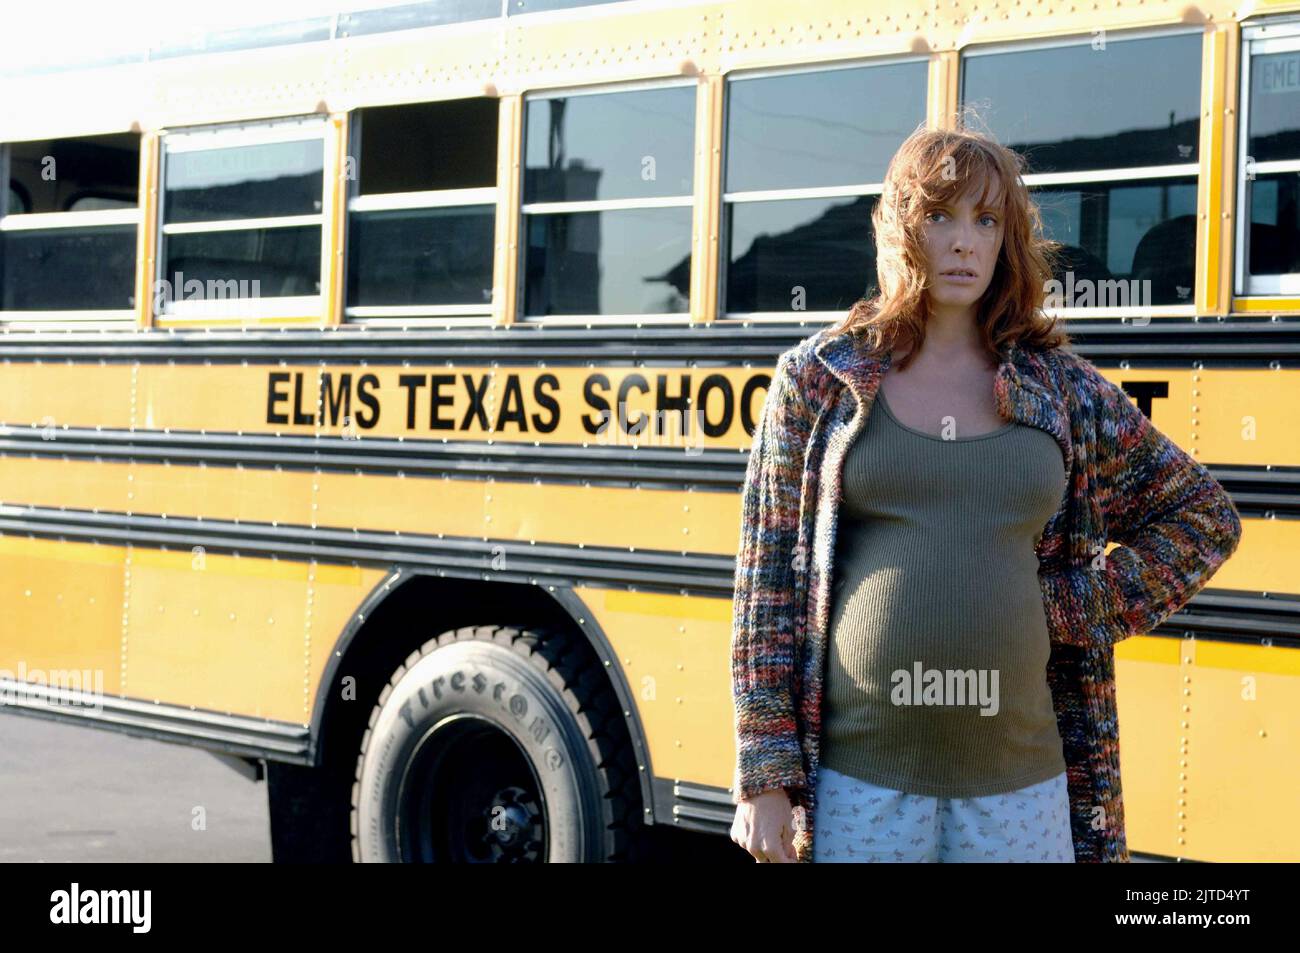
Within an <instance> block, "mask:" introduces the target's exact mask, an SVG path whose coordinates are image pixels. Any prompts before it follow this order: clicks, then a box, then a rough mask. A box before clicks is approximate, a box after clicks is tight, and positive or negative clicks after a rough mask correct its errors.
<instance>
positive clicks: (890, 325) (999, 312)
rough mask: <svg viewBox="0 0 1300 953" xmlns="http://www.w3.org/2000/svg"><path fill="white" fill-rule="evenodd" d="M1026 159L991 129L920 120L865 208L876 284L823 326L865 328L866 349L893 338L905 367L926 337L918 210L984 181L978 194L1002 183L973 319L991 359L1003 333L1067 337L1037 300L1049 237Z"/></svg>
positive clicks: (1065, 341)
mask: <svg viewBox="0 0 1300 953" xmlns="http://www.w3.org/2000/svg"><path fill="white" fill-rule="evenodd" d="M1023 170H1024V159H1023V158H1022V157H1021V156H1020V154H1019V153H1017V152H1013V151H1012V150H1010V149H1008V148H1006V147H1005V146H1003V145H1001V144H999V143H998V142H996V141H994V140H993V139H992V138H991V137H990V136H986V135H984V134H982V133H978V132H972V131H967V130H960V131H955V130H947V129H924V128H919V129H917V130H916V131H915V132H913V133H912V134H911V135H910V136H908V137H907V140H906V141H905V142H904V143H903V145H902V146H901V147H900V148H899V150H898V152H897V153H896V154H895V155H894V157H893V159H891V160H890V163H889V168H888V170H887V171H886V172H885V184H884V190H883V192H882V193H881V196H880V199H879V201H878V202H877V203H876V207H875V210H874V211H873V212H872V215H871V222H872V226H873V228H874V231H875V242H876V270H877V285H878V288H877V290H876V292H875V294H873V295H872V296H871V297H868V298H861V299H859V300H858V301H857V302H856V303H855V304H854V305H853V307H852V308H850V309H849V312H848V314H847V315H846V316H845V318H844V319H843V320H842V321H840V322H839V323H838V324H836V325H835V326H834V327H832V328H831V329H830V331H829V333H831V334H842V333H846V332H850V331H867V332H870V335H871V337H872V343H871V344H870V346H869V347H870V351H871V353H872V355H874V356H877V357H883V356H884V355H885V354H888V353H890V352H891V351H892V350H893V349H894V348H895V347H899V346H901V347H903V348H905V349H906V350H907V352H908V353H907V355H906V357H904V358H901V359H900V360H899V361H898V363H897V366H898V368H899V369H900V370H901V369H902V368H905V367H906V366H907V365H908V364H909V363H911V361H912V359H913V358H914V357H915V356H916V354H917V353H918V352H919V351H920V349H921V346H922V345H923V344H924V343H925V331H926V324H927V322H928V321H929V318H930V302H929V297H928V295H927V294H926V292H927V290H928V281H929V278H928V269H927V268H926V261H927V259H926V252H925V244H924V242H925V239H924V231H923V229H924V223H925V219H926V216H927V215H928V214H929V213H930V212H931V211H933V210H934V209H935V208H936V207H938V206H939V205H942V204H945V203H952V202H955V201H956V200H957V199H958V198H959V197H960V196H961V195H963V194H964V193H965V192H967V191H968V190H969V189H970V188H971V187H972V186H974V185H979V184H981V183H982V188H981V194H980V195H979V196H978V198H979V201H980V202H981V203H982V202H983V201H984V200H985V199H987V198H988V196H989V194H990V193H992V192H993V191H994V190H995V189H996V188H998V187H999V186H1000V191H1001V199H1002V201H1001V206H1002V208H1001V216H1000V217H1001V221H1002V222H1003V239H1002V249H1001V251H999V253H998V261H997V266H996V267H995V268H994V271H993V278H992V280H991V281H990V282H989V286H988V289H987V290H986V291H985V292H984V296H983V297H982V298H981V299H980V301H979V304H978V306H977V312H978V313H977V318H976V322H977V324H978V325H979V330H980V334H981V337H982V338H983V340H984V345H985V347H986V348H987V350H988V352H989V356H990V358H991V359H994V360H997V359H998V358H999V355H1000V352H1001V350H1002V348H1003V346H1004V345H1005V344H1006V343H1007V342H1009V341H1015V342H1016V343H1017V344H1018V345H1028V346H1030V347H1046V348H1053V347H1069V343H1070V342H1069V336H1068V334H1067V333H1066V332H1065V330H1064V329H1063V328H1062V327H1061V326H1060V323H1059V322H1057V321H1055V320H1052V319H1050V318H1048V317H1047V316H1046V315H1045V314H1044V313H1043V310H1042V307H1043V301H1044V299H1045V297H1046V295H1047V282H1048V281H1049V280H1050V279H1051V278H1052V261H1053V257H1054V255H1055V252H1056V249H1057V248H1058V247H1059V246H1058V245H1057V243H1056V242H1053V241H1051V240H1050V239H1047V238H1045V237H1044V236H1043V229H1042V218H1041V216H1040V214H1039V211H1038V206H1037V205H1036V204H1035V203H1034V201H1033V200H1032V199H1031V198H1030V197H1029V190H1028V189H1027V188H1026V187H1025V183H1024V181H1023V180H1022V179H1021V177H1020V176H1021V173H1022V172H1023Z"/></svg>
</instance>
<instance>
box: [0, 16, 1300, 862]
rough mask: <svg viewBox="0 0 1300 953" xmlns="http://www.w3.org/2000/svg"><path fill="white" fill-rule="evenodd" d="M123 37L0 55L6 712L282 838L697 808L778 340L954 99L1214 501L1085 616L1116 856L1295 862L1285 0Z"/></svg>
mask: <svg viewBox="0 0 1300 953" xmlns="http://www.w3.org/2000/svg"><path fill="white" fill-rule="evenodd" d="M1247 16H1248V17H1249V18H1245V17H1247ZM144 46H145V48H144V49H141V50H139V51H133V52H130V53H121V54H115V55H112V56H108V55H105V57H104V59H102V60H100V61H96V62H67V63H51V64H48V65H46V66H45V67H42V68H41V69H40V70H39V71H36V70H18V69H8V71H6V72H3V74H0V104H2V106H0V143H3V148H2V149H0V179H3V180H4V181H6V182H7V183H8V197H7V200H6V202H5V204H4V206H3V208H2V209H0V212H2V213H3V217H2V218H0V327H2V328H3V332H2V333H0V359H2V360H3V364H2V365H0V602H2V603H3V605H4V610H3V623H2V628H0V694H3V701H4V708H5V710H6V711H8V712H12V713H19V714H25V715H33V716H38V717H45V718H55V719H61V720H64V721H67V722H73V723H77V724H84V725H87V726H91V727H97V728H101V729H107V730H113V731H119V732H125V733H127V734H131V735H137V736H144V737H150V738H155V739H162V740H166V741H171V742H177V743H183V744H190V745H196V746H200V747H203V748H205V749H208V750H210V751H212V752H214V753H218V754H220V755H221V756H223V757H226V758H235V759H239V761H240V763H242V764H244V765H246V766H248V767H250V768H252V769H253V770H255V772H256V773H257V776H259V777H264V778H265V780H266V781H267V783H268V793H269V798H270V808H271V823H272V841H273V848H274V855H275V856H276V857H277V858H286V859H306V858H316V859H343V860H347V859H353V860H362V861H369V860H402V861H420V862H445V861H454V860H466V861H475V862H493V861H505V862H520V861H565V860H577V861H605V860H629V859H636V858H638V857H641V856H644V855H645V854H644V851H645V850H646V849H647V848H646V845H647V843H648V842H649V840H650V839H651V838H650V835H652V834H653V833H654V832H655V829H656V828H659V827H660V826H662V825H669V826H675V827H679V828H683V829H689V830H694V831H701V832H711V833H714V834H717V835H718V836H720V837H725V835H726V832H727V829H728V826H729V823H730V820H731V817H732V814H733V811H734V808H733V806H732V801H731V796H730V791H729V787H728V786H729V784H730V783H731V780H732V776H731V775H732V768H733V763H734V750H733V747H732V746H733V739H732V730H733V724H732V708H731V693H730V670H729V663H730V657H729V651H728V644H729V637H730V627H731V596H732V591H731V589H732V573H733V569H734V556H735V548H736V543H737V539H738V532H739V515H740V514H739V490H740V487H741V483H742V480H743V477H744V473H745V464H746V460H747V450H748V448H749V445H750V443H751V439H752V435H753V432H754V427H755V423H756V421H757V420H758V419H759V417H760V414H761V411H762V407H763V401H764V395H765V393H766V389H767V385H768V383H769V382H770V379H771V370H772V367H773V364H774V361H775V357H776V355H777V354H779V353H780V352H781V351H782V350H784V349H785V348H787V347H789V346H790V345H792V344H794V343H795V342H796V341H798V340H800V339H801V338H803V337H806V336H807V335H809V334H811V333H813V332H814V331H815V330H816V329H817V328H818V327H819V326H821V325H822V324H824V323H827V322H831V321H835V320H837V319H839V318H840V317H841V316H842V315H843V314H844V312H845V311H846V310H847V309H848V308H849V307H850V306H851V305H852V304H853V302H854V301H855V300H857V299H858V298H859V297H861V296H862V295H863V294H864V293H866V292H867V290H868V289H869V288H870V287H871V285H872V282H873V281H874V267H875V263H874V260H873V249H872V242H871V234H870V214H869V213H870V211H871V208H872V206H873V203H874V202H875V200H876V197H877V196H878V195H879V192H880V184H881V181H882V179H883V176H884V171H885V167H886V164H887V162H888V160H889V158H890V156H891V155H892V154H893V152H894V151H895V150H896V149H897V147H898V145H899V144H900V143H901V142H902V140H903V139H904V138H905V137H906V136H907V135H908V134H909V133H910V132H911V131H912V130H913V129H915V128H916V127H917V126H918V125H929V126H932V127H943V126H947V125H951V124H954V123H956V122H958V121H960V119H959V117H961V116H962V115H963V110H964V109H965V108H966V107H975V108H974V110H973V113H974V114H977V115H978V116H979V117H981V121H982V122H984V123H985V124H986V126H987V128H988V130H989V131H991V132H993V133H994V134H995V135H996V136H997V137H998V138H999V140H1000V141H1002V142H1004V143H1006V144H1008V145H1011V146H1013V147H1015V148H1017V149H1020V150H1022V151H1023V152H1024V153H1025V154H1026V156H1027V158H1028V160H1029V166H1028V173H1027V176H1026V182H1027V184H1029V185H1030V186H1031V188H1032V190H1033V192H1034V193H1035V195H1036V196H1037V198H1038V200H1039V202H1040V204H1041V206H1042V209H1043V215H1044V221H1045V223H1046V226H1047V228H1048V230H1049V232H1050V233H1051V235H1052V237H1054V238H1055V239H1057V240H1058V241H1060V242H1061V243H1062V244H1063V246H1064V250H1065V253H1066V255H1065V258H1063V261H1064V262H1065V263H1066V265H1067V266H1068V267H1067V268H1066V271H1065V272H1064V273H1063V274H1062V275H1061V279H1062V280H1061V286H1060V288H1059V289H1057V292H1058V293H1057V294H1056V295H1055V296H1054V298H1053V301H1052V308H1053V310H1054V311H1055V312H1057V313H1060V314H1061V315H1062V316H1063V317H1064V318H1066V319H1067V321H1068V324H1069V328H1070V330H1071V332H1072V334H1073V336H1074V339H1075V342H1076V348H1077V349H1078V350H1079V351H1080V353H1082V354H1083V355H1084V356H1086V357H1088V358H1089V359H1090V360H1092V361H1093V362H1094V363H1096V364H1097V366H1098V367H1099V368H1101V369H1102V371H1103V373H1105V374H1106V375H1107V376H1108V377H1109V378H1110V379H1112V380H1114V381H1116V382H1117V383H1120V384H1122V385H1123V386H1124V387H1125V389H1126V390H1127V391H1128V392H1129V393H1130V394H1131V395H1132V397H1133V398H1134V400H1135V401H1137V402H1138V403H1139V404H1140V405H1141V406H1142V409H1143V410H1144V411H1145V412H1146V413H1148V414H1149V415H1150V416H1151V417H1152V419H1153V420H1154V422H1155V423H1156V425H1157V426H1158V427H1159V428H1160V429H1161V430H1162V431H1164V432H1165V433H1167V434H1169V435H1170V436H1171V437H1172V438H1173V439H1175V440H1176V441H1177V442H1178V443H1179V444H1180V445H1181V446H1182V447H1184V448H1186V449H1187V450H1188V452H1189V453H1191V454H1193V455H1194V456H1195V457H1196V458H1197V459H1199V460H1201V461H1202V462H1204V463H1205V464H1206V465H1207V466H1208V467H1209V468H1210V470H1211V472H1212V473H1214V475H1215V476H1216V478H1217V479H1219V480H1220V481H1221V482H1222V483H1223V484H1224V485H1225V486H1226V487H1227V488H1228V489H1229V490H1230V491H1231V493H1232V495H1233V498H1234V500H1235V501H1236V503H1237V505H1238V507H1239V509H1240V511H1241V513H1242V516H1243V518H1244V522H1245V525H1246V529H1245V533H1244V539H1243V541H1242V544H1241V546H1240V548H1239V550H1238V552H1237V554H1236V555H1235V557H1234V558H1233V559H1232V560H1231V561H1230V563H1229V564H1228V565H1226V566H1225V567H1224V568H1223V569H1222V570H1221V571H1220V572H1219V573H1218V575H1216V577H1215V579H1214V580H1213V585H1212V586H1211V587H1209V588H1207V589H1206V590H1204V591H1203V592H1202V593H1200V594H1198V595H1197V597H1196V598H1195V599H1194V600H1193V601H1192V602H1191V603H1189V605H1188V606H1187V607H1186V608H1185V609H1184V610H1182V611H1181V612H1179V613H1177V614H1176V615H1175V616H1174V617H1172V618H1171V619H1170V620H1169V622H1168V623H1166V624H1165V625H1162V626H1161V627H1160V630H1159V631H1155V632H1151V633H1147V634H1144V635H1141V636H1137V637H1134V638H1132V639H1129V640H1126V641H1124V642H1123V643H1121V644H1120V645H1119V646H1118V647H1117V653H1116V655H1117V669H1118V693H1119V706H1120V718H1121V722H1122V732H1121V738H1122V757H1123V775H1124V779H1125V793H1126V798H1125V805H1126V819H1127V826H1128V835H1129V845H1130V847H1131V849H1132V850H1133V851H1134V852H1135V853H1138V854H1148V855H1152V856H1155V857H1165V858H1185V859H1194V860H1214V861H1217V860H1224V861H1226V860H1270V859H1271V860H1297V859H1300V829H1298V828H1297V827H1296V825H1295V824H1293V823H1291V821H1292V818H1293V816H1294V814H1295V809H1296V807H1297V795H1296V791H1297V790H1300V784H1297V782H1300V768H1298V766H1300V735H1298V734H1297V725H1300V677H1298V676H1300V424H1298V423H1297V419H1296V416H1295V409H1296V408H1297V406H1300V369H1298V367H1300V364H1298V361H1300V212H1298V211H1297V207H1298V205H1300V2H1297V0H1286V2H1269V0H1259V2H1255V3H1252V4H1238V3H1229V2H1227V0H1205V2H1203V3H1200V4H1198V5H1195V6H1188V5H1187V4H1185V3H1181V2H1179V3H1172V2H1166V0H1149V2H1146V3H1142V4H1131V3H1104V4H1101V5H1098V4H1074V5H1071V4H1064V3H1056V2H1046V3H1041V4H1028V3H1026V4H1011V3H1003V4H992V5H990V4H989V3H983V2H981V3H976V2H974V0H954V2H952V3H944V4H929V3H926V4H920V3H914V2H904V0H879V2H873V3H869V4H864V3H861V2H844V0H808V2H805V3H800V4H789V3H781V2H777V0H744V2H692V0H628V2H619V3H598V2H595V3H593V2H582V0H538V2H531V0H530V2H525V3H519V4H500V3H497V2H495V0H494V2H492V3H481V4H479V3H473V2H465V3H458V4H443V3H423V4H406V5H403V6H401V7H392V8H375V9H369V10H364V11H358V12H351V13H349V12H344V11H339V12H336V13H330V14H326V15H322V16H319V17H314V18H311V17H309V18H304V19H301V20H296V21H292V22H283V23H275V24H270V25H267V26H264V27H249V28H248V29H242V30H231V31H227V32H224V33H214V34H210V35H205V36H201V37H187V38H182V39H177V40H168V41H165V42H163V43H160V44H154V45H152V46H150V45H147V44H145V45H144ZM967 112H971V110H967Z"/></svg>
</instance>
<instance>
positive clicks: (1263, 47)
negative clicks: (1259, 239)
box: [1232, 16, 1300, 310]
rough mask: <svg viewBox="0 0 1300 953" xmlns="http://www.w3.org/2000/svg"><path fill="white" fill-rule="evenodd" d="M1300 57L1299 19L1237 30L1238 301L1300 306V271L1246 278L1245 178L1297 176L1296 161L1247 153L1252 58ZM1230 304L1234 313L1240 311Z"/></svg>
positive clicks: (1248, 180)
mask: <svg viewBox="0 0 1300 953" xmlns="http://www.w3.org/2000/svg"><path fill="white" fill-rule="evenodd" d="M1292 51H1294V52H1297V53H1300V18H1296V17H1295V16H1290V17H1285V18H1279V19H1269V20H1256V21H1247V22H1246V23H1243V24H1242V27H1241V63H1240V67H1241V73H1240V76H1239V83H1240V86H1239V90H1240V91H1239V93H1238V99H1239V104H1238V111H1237V115H1238V118H1239V121H1238V123H1237V127H1238V128H1237V195H1236V200H1237V225H1236V229H1235V233H1236V234H1235V235H1234V238H1235V243H1234V244H1235V248H1234V251H1233V282H1232V290H1233V294H1234V296H1235V297H1236V298H1237V299H1256V300H1260V301H1263V302H1268V301H1270V300H1277V299H1282V300H1284V301H1286V302H1287V303H1288V305H1291V306H1295V305H1296V304H1298V303H1300V302H1297V301H1296V299H1300V272H1286V273H1284V274H1268V275H1250V274H1248V273H1247V271H1246V263H1247V260H1248V259H1249V256H1250V230H1249V228H1248V227H1247V226H1248V224H1249V220H1250V201H1251V194H1250V183H1251V182H1252V181H1253V176H1250V175H1248V173H1251V172H1253V173H1255V174H1259V173H1264V174H1269V173H1272V172H1300V156H1297V157H1296V158H1294V159H1281V160H1277V161H1273V162H1258V163H1257V162H1253V161H1252V160H1251V157H1250V156H1249V155H1248V150H1249V148H1250V64H1251V59H1252V57H1254V56H1256V55H1265V54H1268V53H1286V52H1292ZM1240 303H1241V302H1240V301H1239V300H1238V301H1234V303H1233V309H1234V310H1240V309H1239V307H1238V305H1239V304H1240Z"/></svg>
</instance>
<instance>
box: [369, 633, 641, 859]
mask: <svg viewBox="0 0 1300 953" xmlns="http://www.w3.org/2000/svg"><path fill="white" fill-rule="evenodd" d="M641 810H642V807H641V796H640V789H639V786H638V784H637V775H636V764H635V759H634V758H633V756H632V751H631V746H630V743H629V741H628V738H627V730H626V726H625V724H624V722H623V718H622V715H621V712H620V710H619V707H618V702H617V699H616V698H615V697H614V695H613V692H612V690H611V689H610V687H609V684H608V682H607V680H606V679H605V677H604V672H603V671H602V670H601V666H600V665H599V662H598V661H597V660H596V658H595V656H594V654H593V653H591V651H590V650H589V648H588V647H587V646H586V645H585V644H584V643H582V642H581V641H580V638H579V637H578V636H576V635H574V634H573V633H570V632H568V631H566V630H562V629H550V628H547V629H533V628H515V627H511V626H495V625H494V626H472V627H467V628H461V629H455V630H452V631H448V632H444V633H443V634H441V635H439V636H438V637H437V638H435V639H432V640H430V641H429V642H427V643H425V645H424V646H423V647H421V648H420V649H419V650H418V651H416V652H413V653H412V654H411V655H410V656H409V657H408V658H407V660H406V662H405V664H403V665H402V666H401V667H400V668H398V670H397V671H396V672H395V673H393V676H392V678H391V679H390V681H389V684H388V685H387V686H386V687H385V688H384V690H383V691H382V692H381V694H380V696H379V700H378V702H377V704H376V705H375V707H374V710H373V711H372V712H371V714H370V720H369V725H368V727H367V728H366V732H365V735H364V737H363V738H362V742H361V750H360V753H359V755H358V757H357V765H356V780H355V783H354V784H353V786H352V811H351V819H350V827H351V833H352V856H353V859H354V860H356V861H358V862H381V863H382V862H416V863H420V862H424V863H442V862H471V863H473V862H478V863H493V862H495V863H511V862H515V863H519V862H525V863H526V862H551V863H555V862H561V863H563V862H606V861H620V860H629V859H635V857H634V856H633V855H635V854H638V853H639V851H640V850H641V849H642V848H643V847H644V844H645V833H646V831H645V827H644V825H643V823H642V819H641Z"/></svg>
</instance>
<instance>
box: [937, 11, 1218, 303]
mask: <svg viewBox="0 0 1300 953" xmlns="http://www.w3.org/2000/svg"><path fill="white" fill-rule="evenodd" d="M1102 32H1103V33H1104V34H1105V37H1106V39H1107V40H1109V41H1112V42H1116V43H1124V42H1129V41H1134V40H1149V39H1165V38H1168V37H1171V36H1196V37H1198V38H1202V37H1204V36H1205V27H1204V26H1203V25H1201V24H1195V25H1190V26H1189V25H1186V24H1174V25H1170V26H1152V27H1137V28H1133V29H1127V28H1122V29H1115V30H1103V31H1102ZM1096 35H1097V31H1096V30H1092V31H1088V32H1084V31H1081V30H1073V31H1071V32H1069V33H1063V34H1059V35H1054V36H1050V37H1044V38H1042V39H1032V40H1001V41H996V42H992V43H981V44H978V45H975V46H969V47H966V48H964V49H962V50H961V51H960V52H961V57H960V63H959V72H958V77H957V95H958V103H959V106H964V105H965V103H966V100H965V96H964V94H965V90H966V63H967V60H968V59H969V58H970V57H978V56H996V55H999V54H1007V53H1024V52H1030V51H1033V50H1049V49H1056V48H1062V47H1074V46H1086V45H1088V44H1090V43H1091V42H1092V40H1093V39H1095V38H1096ZM1203 69H1204V65H1203V64H1202V70H1203ZM1203 85H1204V76H1202V77H1201V82H1199V83H1198V84H1197V114H1198V117H1199V120H1200V121H1201V122H1204V121H1205V117H1204V115H1203V113H1204V108H1203V103H1202V102H1201V98H1202V97H1201V89H1202V86H1203ZM1187 176H1194V177H1195V178H1196V183H1197V185H1198V198H1197V209H1196V215H1197V217H1198V219H1199V217H1200V215H1201V212H1202V209H1201V208H1200V198H1199V184H1200V180H1201V157H1200V156H1198V157H1197V161H1195V162H1181V163H1170V164H1168V165H1158V166H1129V167H1125V168H1118V169H1093V170H1087V169H1084V170H1079V171H1075V172H1038V173H1029V174H1027V175H1024V176H1022V180H1023V181H1024V183H1025V185H1026V186H1027V187H1028V188H1029V190H1030V193H1029V194H1030V197H1031V198H1032V197H1033V195H1034V191H1033V190H1034V186H1037V185H1073V184H1076V183H1077V184H1087V183H1089V182H1125V181H1130V180H1133V179H1175V178H1185V177H1187ZM1198 243H1199V238H1198ZM1193 262H1194V264H1193V274H1192V279H1193V288H1192V292H1191V295H1190V297H1191V298H1192V300H1191V301H1190V302H1189V303H1187V304H1157V305H1149V306H1146V307H1144V308H1141V312H1142V314H1143V315H1149V316H1151V317H1178V318H1183V317H1195V316H1196V301H1195V298H1196V291H1195V281H1196V278H1197V275H1196V268H1198V267H1199V266H1200V254H1199V249H1194V250H1193ZM1134 311H1135V309H1134V308H1132V307H1106V308H1103V307H1089V308H1079V307H1069V308H1054V307H1049V306H1046V305H1045V306H1044V307H1043V313H1044V314H1046V315H1048V316H1050V317H1056V318H1123V317H1129V316H1131V315H1132V314H1133V313H1134Z"/></svg>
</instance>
